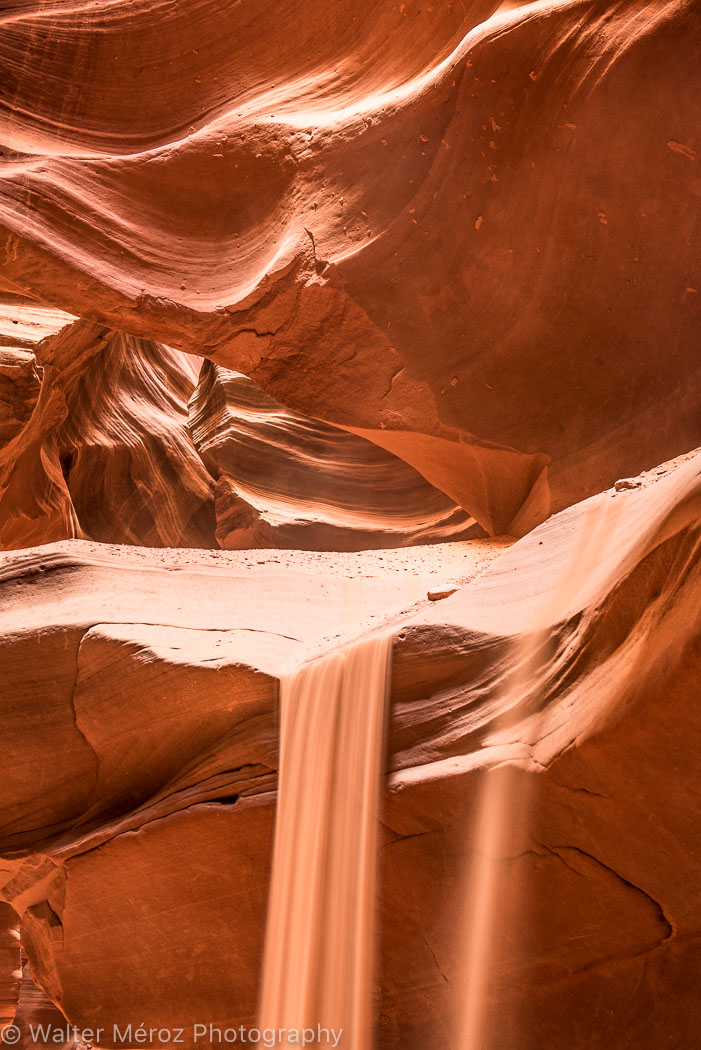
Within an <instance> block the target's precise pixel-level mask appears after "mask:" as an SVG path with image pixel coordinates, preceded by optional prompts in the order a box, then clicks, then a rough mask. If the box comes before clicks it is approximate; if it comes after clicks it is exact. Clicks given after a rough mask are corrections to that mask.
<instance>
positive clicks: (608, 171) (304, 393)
mask: <svg viewBox="0 0 701 1050" xmlns="http://www.w3.org/2000/svg"><path fill="white" fill-rule="evenodd" d="M699 17H700V15H699V7H698V4H696V3H694V2H693V0H654V2H652V3H646V4H644V5H642V6H641V5H640V3H639V2H638V0H623V2H620V3H618V2H617V3H609V2H604V0H601V2H599V0H596V2H594V0H589V2H586V0H539V2H535V3H532V4H515V5H513V4H510V5H505V6H503V7H499V5H498V4H497V3H495V2H493V0H491V2H490V0H480V2H477V0H473V2H468V3H465V4H429V5H426V4H424V3H419V2H418V0H408V2H407V3H404V4H396V3H394V0H392V2H391V3H390V0H363V2H361V3H359V4H356V5H355V6H354V13H353V15H352V17H351V18H350V19H349V17H348V10H347V5H346V4H345V3H342V2H341V0H333V2H332V3H330V4H324V5H323V16H322V15H321V13H320V11H319V9H318V8H317V7H316V6H315V4H313V3H310V0H291V2H290V3H288V4H286V5H285V7H284V10H283V11H281V10H280V9H279V8H278V7H275V6H271V5H270V4H268V3H264V2H263V0H253V2H252V3H249V4H246V5H240V4H234V5H231V4H228V3H223V2H221V0H195V2H192V3H189V4H187V5H186V6H183V7H180V6H179V7H178V9H177V11H176V10H174V9H172V8H171V7H170V5H167V4H164V3H161V2H155V3H154V2H152V0H139V2H136V3H131V4H129V5H126V6H125V5H123V4H114V3H108V2H106V0H103V2H99V3H83V2H81V3H63V2H55V3H51V4H49V5H47V4H45V3H41V4H38V3H22V4H19V5H16V4H15V5H13V6H12V8H11V9H9V10H6V11H4V12H2V14H1V15H0V18H1V20H2V28H3V33H2V41H1V42H0V74H1V75H2V77H3V80H4V82H5V84H6V91H5V93H4V97H3V101H2V110H1V112H0V116H1V117H2V139H3V140H4V142H5V146H6V148H5V149H4V150H3V154H2V157H0V161H1V166H0V174H1V175H2V178H0V223H2V234H1V235H0V244H2V245H3V252H2V255H1V256H0V260H1V262H2V269H3V273H4V274H5V277H6V278H7V279H9V280H10V281H11V282H12V283H13V285H14V286H15V287H17V288H19V289H20V290H24V291H29V292H32V293H33V294H36V295H39V296H40V297H42V298H44V299H45V300H46V301H48V302H50V303H53V304H56V305H57V306H59V307H61V308H62V309H66V310H69V311H71V312H72V313H75V314H78V315H80V316H83V317H90V318H92V319H94V320H96V321H98V322H100V323H106V324H108V325H109V326H110V327H111V328H113V329H116V330H127V331H130V332H132V333H134V334H138V335H139V336H141V337H143V338H146V339H150V340H153V341H155V342H164V343H166V344H168V345H170V346H173V347H176V348H178V349H182V350H185V351H189V352H192V350H193V348H194V347H196V352H197V353H199V354H202V355H203V356H206V357H211V358H212V359H213V360H215V361H216V362H217V363H218V364H221V365H224V366H226V367H228V368H232V369H235V370H238V371H241V372H243V373H245V374H246V375H248V376H250V377H251V378H252V379H254V380H255V381H256V382H257V383H258V384H259V385H260V386H261V387H262V388H263V389H264V390H265V391H266V392H267V393H268V394H270V395H271V396H272V397H274V398H275V399H276V400H277V401H278V402H280V403H281V404H283V405H285V406H286V407H287V408H289V409H291V410H294V411H301V412H303V413H305V414H308V415H311V416H313V417H315V418H320V419H324V420H326V421H327V422H330V423H334V424H339V425H342V426H344V427H348V428H351V429H354V430H356V431H360V432H361V433H362V434H363V436H365V437H368V438H369V439H370V440H372V441H374V442H376V443H377V444H379V445H381V446H382V447H384V448H386V449H388V450H389V451H391V452H393V453H395V454H397V455H399V456H400V457H401V458H403V459H405V460H406V461H407V462H408V463H410V464H411V465H413V466H414V467H415V468H416V469H417V470H419V472H420V473H422V474H423V475H424V476H425V477H426V478H427V479H428V481H429V482H431V484H432V485H434V487H436V488H438V489H440V490H441V491H444V492H445V493H447V494H448V495H449V496H450V498H451V499H452V500H453V501H454V502H456V503H457V504H459V505H460V506H462V507H463V508H464V509H465V510H466V511H467V512H468V513H470V514H471V515H473V516H474V517H475V518H476V519H477V521H479V522H480V524H481V525H482V526H483V527H484V528H485V529H487V530H488V531H489V532H491V533H504V532H509V533H515V534H521V533H523V532H525V531H527V530H528V529H529V528H531V527H533V526H534V525H535V524H537V523H538V522H539V521H542V520H543V519H544V518H545V517H546V516H547V514H548V512H549V508H550V506H551V505H552V507H553V508H554V509H556V510H557V509H559V508H561V507H563V506H565V505H567V504H569V503H572V502H574V501H576V500H577V499H581V498H582V497H584V496H586V495H589V494H591V493H593V492H596V491H598V490H600V489H602V488H604V487H606V486H607V485H609V484H611V483H613V481H614V480H615V479H616V478H617V477H621V476H626V475H635V474H637V473H638V472H639V471H640V470H641V469H643V468H646V467H649V466H651V465H652V464H654V463H656V462H660V461H661V460H664V459H666V458H668V457H670V456H673V455H677V454H680V453H682V452H686V451H688V449H689V448H693V447H695V445H697V444H698V443H699V440H701V437H700V435H699V430H698V426H699V424H698V413H697V411H696V406H697V401H698V394H699V373H698V368H699V361H698V354H697V349H696V347H697V343H696V338H695V334H696V333H697V326H698V301H699V294H698V293H699V276H698V272H697V265H698V259H697V253H696V247H695V246H696V244H697V243H698V232H699V231H698V225H697V223H698V209H697V202H696V196H695V189H694V187H695V185H696V179H697V174H696V171H697V152H698V149H699V146H698V143H697V142H696V140H695V134H696V127H697V120H696V113H697V99H698V92H699V77H700V76H701V74H700V72H699V70H700V69H701V65H700V64H699V62H698V30H699ZM27 56H31V60H30V61H28V60H27ZM549 461H550V462H551V465H550V467H549V470H548V471H547V472H546V469H545V468H546V466H547V464H548V462H549Z"/></svg>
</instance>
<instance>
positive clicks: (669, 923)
mask: <svg viewBox="0 0 701 1050" xmlns="http://www.w3.org/2000/svg"><path fill="white" fill-rule="evenodd" d="M544 848H545V849H547V850H548V852H550V853H554V854H555V855H556V856H557V857H559V858H560V860H561V861H562V863H563V864H566V865H567V867H568V868H571V870H572V871H575V870H576V869H574V868H572V866H571V865H570V864H568V863H567V861H566V860H565V858H564V857H563V856H562V853H561V852H560V851H561V850H571V851H572V852H573V853H578V854H579V855H580V856H581V857H586V858H587V859H588V860H591V861H593V862H594V864H596V865H598V867H600V868H603V869H604V871H607V872H609V874H610V875H613V876H614V878H616V879H618V881H619V882H622V883H623V885H624V886H627V887H628V888H629V889H631V890H634V891H635V892H636V893H639V894H640V895H641V896H643V897H644V898H645V899H646V900H647V901H649V903H650V904H652V906H653V908H654V909H655V911H656V912H657V916H658V919H659V921H660V923H661V924H662V925H663V926H664V927H665V928H666V930H667V934H666V936H665V937H663V938H662V939H661V941H660V943H661V944H665V943H667V942H668V941H671V940H672V938H673V937H674V936H675V935H676V932H677V927H676V924H675V923H674V921H673V919H671V918H670V916H668V915H667V913H666V912H665V910H664V908H663V907H662V905H661V904H660V902H659V901H658V900H656V899H655V898H654V897H653V896H652V895H651V894H650V893H648V892H647V890H644V889H642V887H641V886H636V884H635V883H634V882H631V881H630V879H627V878H626V877H625V876H624V875H621V874H620V872H618V871H616V870H615V868H611V867H609V865H608V864H604V862H603V861H602V860H599V858H598V857H595V856H593V854H591V853H588V852H587V851H586V850H583V849H580V848H579V846H545V847H544ZM577 874H579V875H581V874H582V872H578V873H577Z"/></svg>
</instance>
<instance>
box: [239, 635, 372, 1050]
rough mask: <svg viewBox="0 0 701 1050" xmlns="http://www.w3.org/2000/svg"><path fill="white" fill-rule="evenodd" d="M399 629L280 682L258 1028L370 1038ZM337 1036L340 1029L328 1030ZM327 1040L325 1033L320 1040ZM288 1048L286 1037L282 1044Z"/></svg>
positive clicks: (362, 1044)
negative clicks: (382, 810) (389, 714)
mask: <svg viewBox="0 0 701 1050" xmlns="http://www.w3.org/2000/svg"><path fill="white" fill-rule="evenodd" d="M391 646H392V635H391V634H389V633H383V634H378V635H373V636H371V637H369V638H367V639H365V640H363V641H361V642H357V643H355V644H353V645H351V646H349V647H348V648H346V649H342V650H340V651H338V652H335V653H332V654H330V655H329V656H325V657H322V658H320V659H318V660H316V661H313V662H311V663H308V664H305V665H303V666H302V667H300V668H299V669H298V670H297V671H296V672H294V673H293V674H291V675H290V676H289V677H287V678H285V679H283V680H282V682H281V688H280V775H279V784H278V809H277V818H276V827H275V847H274V859H273V874H272V881H271V888H270V903H269V909H268V920H267V931H266V944H265V956H264V966H263V980H262V995H261V1006H260V1022H261V1028H263V1029H266V1028H267V1029H269V1028H276V1029H290V1028H292V1029H300V1028H313V1029H314V1030H315V1031H318V1029H319V1028H321V1030H322V1032H323V1029H327V1030H329V1037H328V1038H327V1037H326V1036H323V1038H324V1039H325V1041H326V1042H328V1043H329V1045H332V1046H333V1045H335V1037H336V1035H338V1034H339V1033H340V1030H343V1037H342V1040H343V1041H342V1045H343V1046H344V1047H347V1048H348V1050H369V1047H370V1046H371V1040H372V1034H371V1033H372V1011H371V1005H370V1004H371V996H372V969H373V955H374V942H375V936H374V912H375V883H376V866H377V815H378V808H379V796H380V777H381V773H382V764H383V754H384V748H383V741H384V725H385V707H386V698H387V691H388V679H389V668H390V654H391ZM332 1032H333V1034H331V1033H332ZM320 1041H321V1040H320ZM277 1045H280V1046H286V1045H289V1043H288V1042H287V1040H286V1039H285V1037H284V1036H283V1038H282V1040H281V1041H280V1042H279V1043H278V1044H277Z"/></svg>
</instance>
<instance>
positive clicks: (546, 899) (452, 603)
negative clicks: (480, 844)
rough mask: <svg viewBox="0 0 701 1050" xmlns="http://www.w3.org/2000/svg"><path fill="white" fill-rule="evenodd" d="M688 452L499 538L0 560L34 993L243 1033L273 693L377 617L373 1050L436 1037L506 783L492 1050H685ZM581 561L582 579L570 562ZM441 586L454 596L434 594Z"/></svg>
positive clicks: (13, 864) (696, 531)
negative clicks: (524, 532) (627, 1049)
mask: <svg viewBox="0 0 701 1050" xmlns="http://www.w3.org/2000/svg"><path fill="white" fill-rule="evenodd" d="M700 464H701V460H700V459H699V458H698V457H689V458H687V459H685V460H682V461H681V462H679V463H677V464H673V465H671V466H670V467H667V468H660V471H659V473H655V472H651V474H650V475H648V476H646V477H644V478H642V479H640V480H639V483H638V484H635V485H631V486H630V487H629V488H627V489H624V490H621V491H618V492H616V491H615V490H611V491H609V492H607V493H604V494H603V495H601V496H598V497H595V498H594V499H593V500H590V501H588V502H586V503H584V504H581V505H577V506H576V507H574V508H571V509H570V510H568V511H565V512H563V513H562V514H560V515H559V516H556V517H555V518H553V519H551V520H550V521H549V522H547V523H546V524H545V525H543V526H542V527H541V528H539V529H538V530H536V531H535V532H533V533H532V534H531V535H529V536H528V537H526V538H524V539H523V540H521V541H519V542H518V543H516V544H515V545H512V546H511V547H509V545H508V544H504V543H503V542H501V543H495V542H494V541H485V540H477V541H471V542H467V543H462V544H455V545H451V546H448V547H446V546H437V547H433V548H423V549H421V548H419V549H415V550H413V549H412V550H407V551H401V552H400V551H395V552H376V553H371V552H369V553H366V554H358V555H353V554H347V555H333V556H332V555H322V554H309V553H306V554H305V553H297V554H295V553H293V552H255V551H251V552H242V553H240V554H236V553H220V554H215V553H206V552H201V553H200V554H197V555H194V554H192V555H189V556H188V557H187V559H185V558H183V556H182V555H180V554H178V553H177V552H172V553H169V552H161V553H158V552H149V551H146V550H143V551H140V552H139V551H137V550H136V549H134V548H131V549H125V548H121V549H120V548H110V547H102V548H101V547H97V546H94V545H88V544H84V543H72V544H59V545H53V546H49V547H45V548H39V549H36V550H33V551H27V552H17V553H14V554H9V555H6V556H5V560H4V563H3V568H2V588H1V590H0V597H1V599H2V603H3V608H4V610H5V612H4V616H6V617H7V620H6V621H5V622H4V624H3V630H4V633H5V638H4V642H3V646H2V662H3V667H4V673H5V676H6V679H7V680H8V681H9V682H10V684H11V689H12V695H13V700H14V703H13V712H14V717H13V718H12V719H9V718H8V719H6V726H5V730H6V734H7V737H6V739H7V740H8V742H9V743H10V745H11V746H10V747H8V748H7V750H6V752H5V753H4V756H3V761H4V763H5V768H4V769H3V780H4V782H5V783H6V784H7V785H8V789H7V792H6V798H5V805H6V806H7V810H6V815H5V816H3V820H2V826H3V828H4V837H3V841H2V845H1V849H2V853H3V855H4V857H5V859H4V860H3V861H2V872H3V876H2V877H3V881H4V889H3V895H4V896H5V898H6V899H7V900H9V901H11V902H12V903H13V906H14V908H15V909H16V910H17V911H18V912H19V913H21V914H22V935H23V941H24V945H25V949H26V951H27V953H28V955H29V959H30V964H31V967H32V972H33V973H34V975H35V977H36V979H37V980H38V981H39V982H40V983H41V985H42V986H43V987H44V988H45V989H46V991H47V992H48V993H49V995H50V996H51V998H52V999H53V1000H54V1001H55V1002H56V1003H58V1004H59V1005H60V1007H61V1009H62V1010H63V1011H64V1012H65V1013H66V1014H67V1016H68V1017H69V1019H70V1020H71V1021H73V1022H75V1023H78V1024H80V1025H85V1026H87V1025H88V1024H89V1022H90V1019H91V1018H94V1016H95V1012H96V1011H98V1010H99V1011H100V1016H101V1018H102V1019H103V1020H107V1021H108V1022H109V1023H110V1024H112V1023H117V1024H119V1023H127V1021H128V1019H133V1018H134V1017H135V1016H136V1015H137V1014H138V1015H139V1017H140V1018H141V1017H142V1016H144V1017H146V1018H148V1020H149V1023H153V1024H164V1025H171V1026H172V1025H173V1024H178V1025H185V1026H187V1025H191V1024H192V1022H193V1021H195V1020H196V1019H197V1017H196V1015H198V1011H199V1012H200V1013H201V1012H204V1013H205V1014H206V1015H207V1016H208V1017H210V1018H211V1019H212V1021H213V1023H222V1024H223V1023H224V1022H226V1021H229V1022H231V1021H233V1020H234V1019H235V1020H236V1023H243V1024H246V1023H252V1022H253V1020H254V1016H255V1007H256V994H257V981H258V973H259V965H260V952H261V948H262V933H263V921H264V913H265V903H266V889H267V873H268V872H269V864H270V849H271V834H272V820H273V806H274V801H275V784H276V762H277V754H276V725H277V712H276V696H277V685H276V681H277V678H278V676H279V675H280V674H282V673H285V671H286V670H289V668H290V667H292V666H294V665H295V664H296V663H297V662H299V661H300V660H302V659H304V658H305V657H307V656H309V655H311V654H312V653H315V652H319V651H320V650H323V649H324V648H325V647H331V646H333V645H337V644H339V642H341V641H342V640H343V639H344V638H351V637H355V636H357V635H358V634H359V633H361V631H362V630H364V629H367V628H369V627H372V626H373V625H375V626H377V625H379V623H381V622H390V623H393V624H394V625H395V626H394V631H395V645H394V661H393V676H392V707H391V710H392V714H391V725H390V730H389V751H390V756H391V757H390V768H389V773H388V776H387V780H386V791H385V802H384V812H383V816H382V822H383V845H382V848H381V851H380V856H381V910H380V916H381V917H380V924H381V925H380V929H381V944H382V949H381V957H380V969H379V977H380V986H381V992H380V994H379V998H378V1008H379V1011H380V1013H379V1032H380V1038H381V1044H380V1045H382V1046H386V1047H397V1048H399V1047H402V1048H406V1047H414V1046H416V1047H422V1046H426V1047H432V1048H433V1047H435V1048H436V1050H439V1048H444V1047H445V1046H446V1045H451V1044H450V1040H451V1038H452V1036H451V1029H450V1018H451V1016H452V1013H451V1008H452V1006H453V1005H455V999H456V996H457V995H458V994H459V990H460V945H459V930H458V926H459V923H458V922H456V911H455V909H456V896H455V895H456V892H457V887H458V886H459V884H460V878H461V872H462V870H463V865H464V861H465V854H466V851H469V842H470V839H469V831H470V828H471V826H472V824H473V823H474V820H475V806H476V799H477V798H478V795H479V788H480V784H481V783H482V782H483V780H484V778H485V777H501V776H506V775H509V776H511V777H514V778H515V782H516V783H515V795H514V798H515V799H516V800H518V799H524V798H526V797H528V799H529V804H528V805H529V810H528V811H529V820H528V821H527V822H520V821H515V825H514V827H513V829H512V831H511V833H510V836H509V841H508V848H507V850H506V851H505V856H504V860H503V867H504V869H505V870H507V871H508V874H509V882H508V885H509V886H510V887H511V889H510V896H508V897H507V898H506V899H504V900H503V902H502V910H501V915H502V919H503V922H502V924H501V925H500V927H499V931H498V933H499V938H498V945H499V950H498V952H497V953H496V957H495V959H494V961H493V965H494V970H495V980H496V985H495V987H496V988H497V993H495V994H497V1003H498V1009H497V1010H496V1013H495V1016H496V1017H497V1023H496V1024H495V1026H494V1027H493V1028H492V1030H491V1031H492V1037H491V1038H492V1041H491V1042H490V1043H489V1044H488V1045H489V1046H490V1047H492V1046H494V1047H501V1046H504V1045H509V1042H508V1040H513V1038H514V1031H518V1032H522V1031H525V1032H527V1033H528V1036H527V1037H523V1039H522V1038H521V1036H519V1040H520V1041H521V1042H522V1043H523V1045H530V1044H529V1043H528V1039H531V1040H532V1042H533V1045H534V1046H538V1045H548V1046H549V1047H553V1048H560V1047H562V1048H563V1050H564V1048H566V1047H567V1048H569V1047H572V1046H573V1045H574V1046H577V1045H586V1046H588V1047H592V1048H596V1050H598V1048H601V1050H604V1047H606V1048H608V1047H610V1046H611V1045H617V1046H625V1045H626V1040H629V1039H630V1038H634V1039H635V1042H636V1044H637V1045H638V1046H640V1047H643V1048H646V1050H658V1047H659V1046H660V1033H661V1032H667V1031H669V1030H673V1031H674V1033H675V1036H678V1037H679V1038H680V1039H682V1040H686V1039H691V1038H692V1035H693V1032H694V1031H696V1030H697V1026H698V1023H699V1012H698V1011H699V1006H698V997H697V995H696V993H695V989H694V988H693V982H689V981H688V974H689V973H691V972H694V968H695V966H696V954H697V951H698V938H699V933H700V930H701V914H700V913H699V903H698V895H697V894H696V892H695V890H694V885H695V878H696V875H695V873H696V872H697V871H698V864H699V858H698V846H697V837H698V836H697V818H696V814H697V812H698V806H699V801H700V800H699V797H698V793H699V784H698V776H697V770H696V760H695V755H696V750H697V748H696V746H695V745H694V740H697V739H698V737H699V732H700V729H701V727H700V726H699V720H698V716H697V705H696V703H695V700H694V697H695V686H694V682H695V678H696V676H697V675H698V666H697V663H698V645H699V626H700V625H699V605H698V585H699V560H698V553H699V540H700V530H701V518H700V517H699V499H700V498H701V496H700V493H701V474H700V469H701V466H700ZM592 549H593V550H595V551H596V554H597V557H596V559H595V561H594V563H593V564H594V568H593V570H592V571H591V572H588V573H587V574H586V575H582V576H580V577H579V578H578V577H577V576H576V574H575V575H574V576H572V566H573V563H574V562H575V561H576V560H580V561H582V559H584V560H585V561H586V558H587V550H592ZM436 554H437V555H438V557H437V558H436V557H435V555H436ZM446 569H449V570H450V575H451V578H452V579H454V580H455V581H457V582H458V589H457V590H456V591H455V593H454V594H452V595H451V596H450V597H448V598H446V599H444V600H442V601H438V602H429V601H428V599H427V592H428V591H429V590H430V589H431V588H432V587H433V586H435V584H436V583H437V581H438V579H439V578H438V577H437V571H445V570H446ZM568 574H570V577H571V578H573V579H575V580H576V587H574V588H570V589H569V590H563V588H562V579H563V577H567V575H568ZM230 595H232V596H233V595H235V601H232V600H231V599H230V597H229V596H230ZM380 595H382V613H381V614H380V613H379V611H378V606H379V596H380ZM543 609H546V610H549V612H548V615H547V616H546V617H545V622H544V623H539V618H540V619H542V615H541V614H542V610H543ZM535 623H538V631H539V633H538V635H537V637H538V639H539V641H538V645H537V647H536V649H535V650H534V653H535V659H534V658H533V654H531V658H530V659H529V661H528V663H527V666H526V667H525V669H524V667H523V666H520V662H521V661H522V660H523V655H522V654H523V652H524V645H527V644H528V640H529V638H530V635H531V634H532V632H533V631H534V624H535ZM39 655H41V659H38V657H39ZM514 674H520V675H521V676H522V687H521V688H520V690H519V692H518V694H517V695H515V694H513V693H511V692H510V691H509V688H508V682H509V680H510V679H511V677H512V676H513V675H514ZM117 694H118V695H119V704H115V702H114V697H115V695H117ZM505 704H515V709H514V712H513V714H512V717H511V718H510V721H509V728H508V729H500V728H499V720H500V718H501V715H502V712H503V708H504V705H505ZM38 726H41V727H42V731H41V733H39V734H37V731H36V727H38ZM57 751H58V752H59V753H60V754H61V755H62V762H61V764H60V765H59V764H56V763H52V762H51V761H50V755H51V754H55V753H56V752H57ZM11 756H12V757H11ZM512 812H513V813H514V814H518V813H519V812H520V810H519V808H518V805H517V804H514V807H513V808H512ZM176 858H177V860H176ZM176 870H177V877H174V874H175V872H176ZM514 886H517V887H518V893H516V895H515V896H516V898H520V897H521V895H522V898H521V899H523V900H526V901H527V902H528V907H527V908H523V909H521V908H519V907H517V906H516V905H517V900H516V899H514ZM115 959H118V960H120V963H119V970H118V973H117V971H116V970H115V967H114V960H115ZM204 960H206V965H205V964H204ZM183 975H185V976H183ZM685 975H686V976H685ZM513 1025H516V1026H517V1028H516V1029H514V1028H513V1027H512V1026H513ZM505 1026H506V1027H505ZM505 1032H506V1034H505ZM524 1040H525V1042H524Z"/></svg>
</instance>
